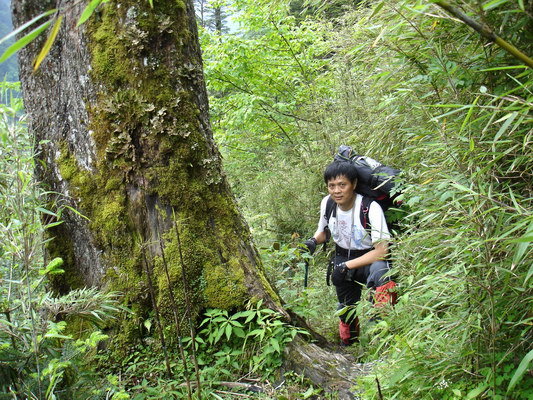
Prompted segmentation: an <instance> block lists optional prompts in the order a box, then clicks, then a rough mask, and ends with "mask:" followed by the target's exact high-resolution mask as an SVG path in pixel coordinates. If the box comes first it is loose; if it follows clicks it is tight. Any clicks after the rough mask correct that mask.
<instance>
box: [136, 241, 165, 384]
mask: <svg viewBox="0 0 533 400" xmlns="http://www.w3.org/2000/svg"><path fill="white" fill-rule="evenodd" d="M141 253H142V257H143V263H144V267H145V268H146V277H147V280H148V290H149V291H150V298H151V300H152V306H153V307H154V311H155V323H156V326H157V330H158V331H159V336H160V338H161V347H162V348H163V354H164V356H165V365H166V368H167V374H168V377H169V378H170V377H171V376H172V371H171V369H170V362H169V359H168V351H167V344H166V342H165V335H164V332H163V327H162V326H161V319H160V313H159V307H158V306H157V301H156V298H155V291H154V285H153V283H152V270H151V268H150V266H149V264H148V260H147V259H146V252H145V248H144V245H143V244H141Z"/></svg>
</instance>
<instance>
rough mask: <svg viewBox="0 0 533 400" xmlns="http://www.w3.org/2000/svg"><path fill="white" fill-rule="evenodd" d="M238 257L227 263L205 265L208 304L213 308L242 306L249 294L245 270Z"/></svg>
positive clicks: (237, 307) (236, 307)
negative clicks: (245, 281)
mask: <svg viewBox="0 0 533 400" xmlns="http://www.w3.org/2000/svg"><path fill="white" fill-rule="evenodd" d="M240 262H241V261H240V260H239V259H238V258H231V259H230V260H229V261H228V262H227V263H225V264H215V265H205V268H204V274H205V281H206V286H205V296H206V299H207V300H206V305H207V307H211V308H220V309H239V308H242V306H243V304H244V303H245V301H246V299H247V298H248V294H247V291H246V288H245V286H244V272H243V269H242V266H241V265H240Z"/></svg>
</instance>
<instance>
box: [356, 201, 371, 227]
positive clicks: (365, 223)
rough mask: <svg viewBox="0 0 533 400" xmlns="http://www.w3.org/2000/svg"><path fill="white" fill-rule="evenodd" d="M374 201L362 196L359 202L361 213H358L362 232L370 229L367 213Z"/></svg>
mask: <svg viewBox="0 0 533 400" xmlns="http://www.w3.org/2000/svg"><path fill="white" fill-rule="evenodd" d="M373 201H374V199H372V198H371V197H368V196H363V199H362V200H361V212H360V213H359V217H360V219H361V226H362V227H363V229H364V230H367V229H369V228H371V227H370V219H369V218H368V213H369V211H370V204H371V203H372V202H373Z"/></svg>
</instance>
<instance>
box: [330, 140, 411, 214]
mask: <svg viewBox="0 0 533 400" xmlns="http://www.w3.org/2000/svg"><path fill="white" fill-rule="evenodd" d="M333 160H334V161H349V162H351V163H353V165H354V166H355V168H356V169H357V188H356V189H355V191H356V192H357V193H359V194H361V195H363V196H367V197H369V198H371V199H372V200H374V201H377V202H378V203H379V205H380V206H381V208H382V209H383V211H387V210H388V209H389V207H391V206H392V205H394V204H395V198H396V197H397V196H398V195H399V193H398V192H397V193H394V194H393V190H392V189H393V188H394V187H395V186H396V183H397V182H396V177H397V176H398V175H399V174H400V172H401V170H399V169H396V168H392V167H389V166H387V165H383V164H381V163H380V162H379V161H376V160H374V159H373V158H370V157H367V156H361V155H358V154H356V153H355V152H354V151H353V149H352V148H351V147H350V146H346V145H342V146H340V147H339V151H338V153H337V154H336V155H335V157H334V159H333Z"/></svg>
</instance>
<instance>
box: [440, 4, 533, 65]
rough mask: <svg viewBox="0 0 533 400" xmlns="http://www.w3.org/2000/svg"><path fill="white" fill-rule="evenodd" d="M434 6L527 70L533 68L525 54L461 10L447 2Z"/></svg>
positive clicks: (532, 63) (532, 61)
mask: <svg viewBox="0 0 533 400" xmlns="http://www.w3.org/2000/svg"><path fill="white" fill-rule="evenodd" d="M435 4H436V5H438V6H439V7H441V8H443V9H444V10H446V11H447V12H448V13H449V14H451V15H453V16H454V17H456V18H457V19H459V20H461V21H462V22H463V23H464V24H466V25H468V26H469V27H471V28H472V29H474V30H475V31H476V32H478V33H479V34H480V35H481V36H483V37H484V38H486V39H488V40H490V41H491V42H494V43H496V44H497V45H498V46H500V47H501V48H502V49H504V50H505V51H506V52H508V53H509V54H511V55H512V56H514V57H515V58H517V59H519V60H520V61H522V62H523V63H524V64H526V65H527V66H528V67H529V68H533V59H531V58H530V57H528V56H527V55H526V54H524V53H522V52H521V51H520V50H518V49H517V48H516V47H515V46H513V45H512V44H511V43H509V42H507V41H505V40H503V39H502V38H501V37H499V36H498V35H496V34H495V33H494V31H492V29H490V28H489V27H488V26H486V25H483V24H480V23H479V22H477V21H475V20H473V19H472V18H470V17H469V16H468V15H466V14H465V13H463V12H462V11H461V10H459V9H457V8H455V7H453V6H452V5H451V4H450V3H448V2H447V1H435Z"/></svg>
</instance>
